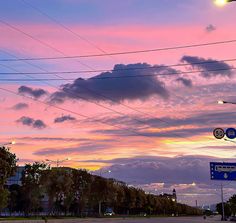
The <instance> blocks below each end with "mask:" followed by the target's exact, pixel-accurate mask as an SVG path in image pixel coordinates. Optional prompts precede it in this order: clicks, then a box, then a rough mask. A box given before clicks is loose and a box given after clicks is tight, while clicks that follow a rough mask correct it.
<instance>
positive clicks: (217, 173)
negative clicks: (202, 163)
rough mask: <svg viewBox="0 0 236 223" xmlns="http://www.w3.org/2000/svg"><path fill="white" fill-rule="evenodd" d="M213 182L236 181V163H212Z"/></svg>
mask: <svg viewBox="0 0 236 223" xmlns="http://www.w3.org/2000/svg"><path fill="white" fill-rule="evenodd" d="M210 171H211V180H228V181H236V163H220V162H211V163H210Z"/></svg>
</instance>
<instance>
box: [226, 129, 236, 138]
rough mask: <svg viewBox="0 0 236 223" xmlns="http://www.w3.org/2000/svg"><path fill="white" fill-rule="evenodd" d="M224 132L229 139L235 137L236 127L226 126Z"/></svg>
mask: <svg viewBox="0 0 236 223" xmlns="http://www.w3.org/2000/svg"><path fill="white" fill-rule="evenodd" d="M225 134H226V136H227V137H228V138H229V139H235V138H236V129H234V128H228V129H227V130H226V132H225Z"/></svg>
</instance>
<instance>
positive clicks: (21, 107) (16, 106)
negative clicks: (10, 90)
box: [12, 103, 29, 110]
mask: <svg viewBox="0 0 236 223" xmlns="http://www.w3.org/2000/svg"><path fill="white" fill-rule="evenodd" d="M28 107H29V105H28V104H26V103H18V104H15V105H14V106H13V107H12V109H13V110H22V109H26V108H28Z"/></svg>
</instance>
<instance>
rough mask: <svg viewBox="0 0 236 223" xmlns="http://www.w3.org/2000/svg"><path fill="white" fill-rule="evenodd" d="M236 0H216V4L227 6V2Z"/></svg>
mask: <svg viewBox="0 0 236 223" xmlns="http://www.w3.org/2000/svg"><path fill="white" fill-rule="evenodd" d="M235 1H236V0H214V2H215V4H216V5H217V6H219V7H223V6H225V5H226V4H227V3H230V2H235Z"/></svg>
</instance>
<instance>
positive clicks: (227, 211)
mask: <svg viewBox="0 0 236 223" xmlns="http://www.w3.org/2000/svg"><path fill="white" fill-rule="evenodd" d="M216 210H217V211H218V213H219V214H221V215H222V203H219V204H217V205H216ZM224 211H225V216H230V215H231V210H230V204H229V203H228V202H227V203H224Z"/></svg>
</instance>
